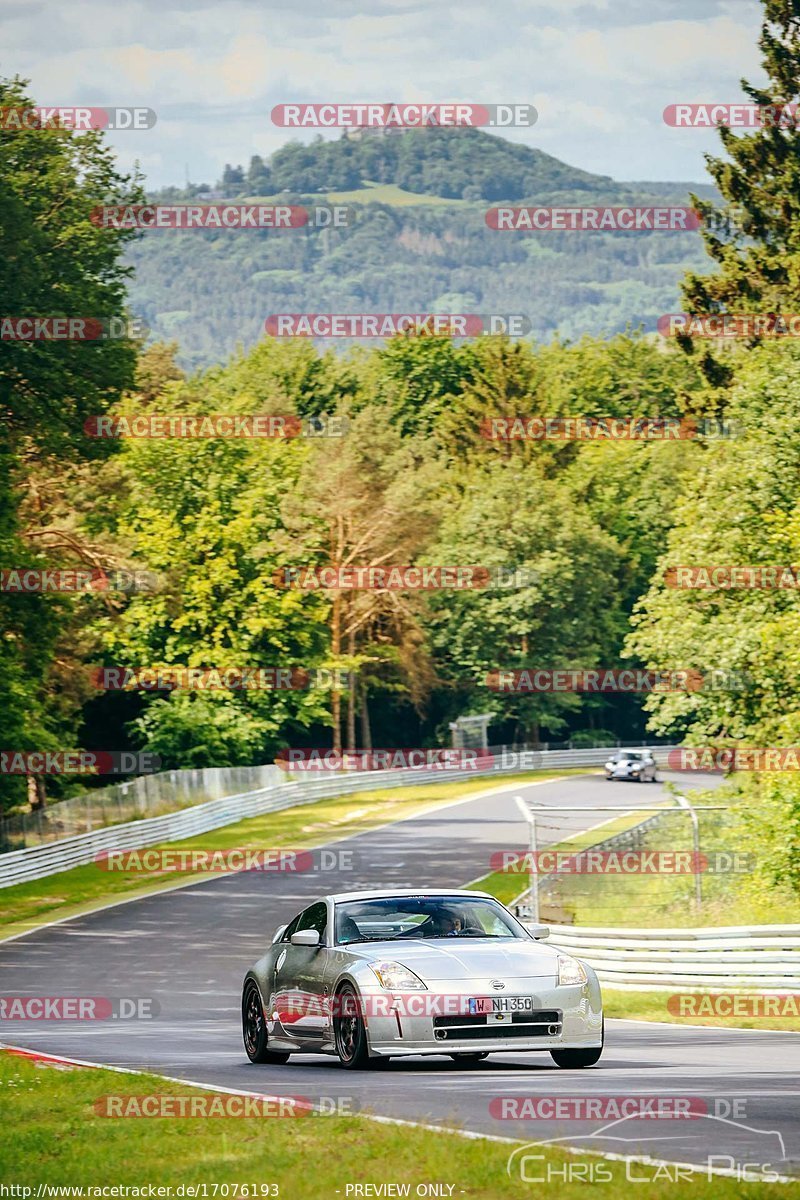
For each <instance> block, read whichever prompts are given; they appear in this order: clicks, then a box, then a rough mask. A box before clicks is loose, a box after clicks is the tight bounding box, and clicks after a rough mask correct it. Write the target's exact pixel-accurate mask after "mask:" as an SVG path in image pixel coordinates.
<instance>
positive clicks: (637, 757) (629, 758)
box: [620, 754, 642, 762]
mask: <svg viewBox="0 0 800 1200" xmlns="http://www.w3.org/2000/svg"><path fill="white" fill-rule="evenodd" d="M620 758H621V759H622V761H623V762H641V761H642V756H641V754H620Z"/></svg>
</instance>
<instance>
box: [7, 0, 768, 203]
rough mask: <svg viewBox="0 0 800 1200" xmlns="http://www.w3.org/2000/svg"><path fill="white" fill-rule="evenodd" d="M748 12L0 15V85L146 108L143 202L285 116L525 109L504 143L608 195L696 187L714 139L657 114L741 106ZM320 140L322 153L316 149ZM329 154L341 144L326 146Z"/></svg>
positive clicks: (455, 6) (28, 8) (474, 6)
mask: <svg viewBox="0 0 800 1200" xmlns="http://www.w3.org/2000/svg"><path fill="white" fill-rule="evenodd" d="M760 14H761V6H760V4H759V3H757V2H755V0H697V2H695V3H689V2H688V0H661V2H660V3H657V4H656V5H655V6H654V5H653V4H652V3H650V2H649V0H500V2H499V3H494V2H491V3H490V2H489V0H458V2H457V3H452V4H451V3H446V2H445V3H441V2H439V0H372V2H371V3H370V2H369V0H333V2H332V3H331V2H327V3H322V2H321V0H299V2H297V0H294V2H292V3H285V4H276V3H274V0H215V2H213V3H212V2H211V0H208V2H207V0H114V2H113V3H112V2H111V0H102V2H101V0H81V2H80V3H79V4H70V5H64V4H61V3H60V2H56V0H40V2H37V0H24V2H23V0H2V5H0V20H1V21H2V41H1V42H0V47H1V48H0V73H1V74H3V75H13V74H20V75H22V76H24V77H27V78H29V79H31V80H32V91H33V95H34V98H35V99H36V101H37V102H38V103H41V104H65V105H76V104H87V105H97V106H101V105H128V104H135V105H143V106H146V107H149V108H152V109H155V110H156V112H157V114H158V122H157V124H156V126H155V128H153V129H151V130H147V131H140V132H130V133H118V134H116V135H112V142H113V144H114V145H115V147H116V148H117V150H118V153H119V160H120V164H121V165H122V166H123V167H125V168H129V167H131V166H132V164H133V162H134V159H138V160H139V162H140V164H141V166H142V169H143V170H144V172H145V175H146V178H147V183H148V185H149V186H160V185H162V184H166V183H181V182H183V180H184V178H185V174H186V172H187V170H188V175H189V178H190V179H192V180H193V181H195V182H201V181H203V182H213V181H214V180H215V179H216V178H217V177H218V176H219V174H220V172H221V167H222V165H223V164H224V163H225V162H234V163H243V164H246V163H247V162H248V161H249V158H250V155H251V154H261V155H264V156H267V155H269V154H271V153H272V152H273V151H274V150H275V149H277V148H278V147H279V146H280V145H282V144H283V143H284V142H285V141H286V140H288V138H289V137H302V138H304V139H308V138H310V137H311V136H313V134H311V133H307V134H289V132H288V131H286V130H282V129H279V128H276V127H275V126H273V125H272V123H271V120H270V112H271V109H272V107H273V105H275V104H278V103H283V102H290V101H334V102H348V101H356V100H358V101H425V102H438V101H452V100H460V101H471V102H475V103H485V104H493V103H504V102H509V103H514V102H523V101H524V102H527V103H532V104H534V105H535V106H536V108H537V109H538V111H539V121H538V123H537V124H536V125H535V126H534V127H533V128H532V129H521V130H515V131H513V132H511V133H510V134H508V135H507V136H510V137H512V138H513V139H514V140H517V141H521V142H524V143H526V144H527V145H531V146H537V147H539V148H540V149H542V150H546V151H547V152H548V153H550V154H554V155H556V156H557V157H558V158H561V159H564V160H565V161H566V162H568V163H570V164H572V165H574V166H579V167H582V168H584V169H586V170H590V171H596V172H598V173H599V174H603V175H612V176H614V177H615V178H617V179H684V180H693V181H699V180H703V179H704V178H706V176H705V172H704V164H703V152H704V151H708V150H715V149H716V148H717V145H718V142H717V139H716V138H715V136H714V135H713V134H711V133H708V132H705V131H702V130H694V129H670V128H668V127H667V126H665V125H664V124H663V121H662V112H663V109H664V107H665V106H666V105H667V104H671V103H674V102H679V101H687V102H689V101H713V102H736V101H739V100H741V98H742V94H741V88H740V84H739V80H740V79H741V77H742V76H745V77H746V78H748V79H750V80H751V81H753V82H759V81H760V80H761V78H762V75H761V71H760V67H759V58H758V50H757V46H756V39H757V36H758V30H759V20H760ZM326 136H331V135H326ZM334 136H338V134H336V135H334Z"/></svg>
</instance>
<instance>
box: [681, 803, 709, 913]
mask: <svg viewBox="0 0 800 1200" xmlns="http://www.w3.org/2000/svg"><path fill="white" fill-rule="evenodd" d="M675 799H676V800H677V801H678V804H680V806H681V808H685V809H686V810H687V811H688V813H689V816H690V817H691V821H692V841H693V843H694V903H695V909H696V911H697V912H700V911H701V910H702V907H703V879H702V875H701V872H700V822H699V820H698V819H697V813H696V812H695V811H694V809H693V808H692V806H691V804H690V803H689V801H688V800H687V799H686V797H685V796H679V795H676V797H675Z"/></svg>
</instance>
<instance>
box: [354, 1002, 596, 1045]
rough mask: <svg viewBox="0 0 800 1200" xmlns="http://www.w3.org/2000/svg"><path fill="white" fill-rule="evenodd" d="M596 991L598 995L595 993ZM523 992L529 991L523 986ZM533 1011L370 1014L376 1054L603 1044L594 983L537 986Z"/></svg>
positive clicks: (370, 1033) (368, 1020) (370, 1034)
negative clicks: (497, 1017) (491, 1015)
mask: <svg viewBox="0 0 800 1200" xmlns="http://www.w3.org/2000/svg"><path fill="white" fill-rule="evenodd" d="M593 993H596V994H593ZM518 994H520V995H524V994H525V993H524V992H522V991H520V992H519V993H518ZM533 1001H534V1007H533V1012H532V1013H530V1014H528V1013H513V1014H511V1013H509V1014H503V1020H501V1021H493V1022H491V1023H489V1022H488V1020H487V1021H486V1022H485V1023H484V1022H482V1021H481V1019H480V1018H479V1017H475V1016H468V1015H444V1016H441V1015H440V1016H435V1015H429V1014H425V1015H419V1016H417V1015H412V1014H411V1013H409V1011H408V1006H407V1005H404V1006H402V1007H401V1011H393V1012H390V1013H388V1014H387V1015H386V1016H375V1015H369V1016H367V1017H366V1025H367V1034H368V1037H369V1046H370V1053H371V1054H373V1055H376V1056H380V1057H383V1056H387V1055H391V1056H392V1057H394V1056H395V1055H405V1054H477V1053H485V1052H488V1053H494V1054H497V1053H498V1052H503V1053H509V1052H514V1053H518V1052H522V1051H535V1050H541V1051H548V1050H554V1049H566V1048H569V1049H589V1048H598V1047H600V1046H601V1045H602V1036H603V1010H602V1005H601V1001H600V996H599V989H596V988H593V987H592V985H591V984H585V985H575V986H572V987H555V986H554V987H552V988H549V989H547V990H546V991H537V993H536V995H535V996H534V997H533Z"/></svg>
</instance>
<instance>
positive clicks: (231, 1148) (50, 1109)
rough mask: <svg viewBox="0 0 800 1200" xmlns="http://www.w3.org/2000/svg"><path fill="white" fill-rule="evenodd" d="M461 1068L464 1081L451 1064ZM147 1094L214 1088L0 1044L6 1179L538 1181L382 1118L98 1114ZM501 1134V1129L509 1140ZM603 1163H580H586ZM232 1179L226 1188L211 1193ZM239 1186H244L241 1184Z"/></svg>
mask: <svg viewBox="0 0 800 1200" xmlns="http://www.w3.org/2000/svg"><path fill="white" fill-rule="evenodd" d="M254 1074H257V1072H254ZM453 1075H454V1079H453V1083H454V1085H457V1076H458V1070H457V1069H454V1071H453ZM254 1082H255V1081H254ZM329 1092H330V1094H331V1098H333V1097H334V1096H335V1097H336V1098H337V1100H338V1103H339V1110H340V1111H341V1106H342V1105H344V1106H346V1107H347V1108H352V1105H350V1104H348V1100H349V1097H348V1095H347V1092H348V1085H347V1076H346V1073H345V1072H342V1073H340V1074H337V1075H336V1076H335V1078H333V1077H332V1080H331V1083H330V1087H329ZM153 1094H157V1095H162V1096H163V1095H165V1094H166V1095H169V1096H171V1097H180V1096H195V1097H199V1096H200V1095H205V1096H208V1095H209V1093H200V1092H199V1091H198V1090H197V1089H193V1088H187V1087H183V1086H181V1085H179V1084H174V1083H170V1082H166V1081H165V1080H163V1079H160V1078H158V1077H157V1076H144V1075H131V1074H127V1073H123V1072H113V1073H112V1072H109V1071H101V1070H82V1069H75V1070H58V1069H54V1068H53V1067H48V1066H35V1065H34V1064H33V1063H31V1062H30V1061H28V1060H26V1059H23V1058H20V1057H17V1056H15V1055H10V1054H4V1053H0V1122H2V1125H3V1128H4V1129H6V1130H9V1129H10V1128H12V1126H13V1128H14V1136H13V1137H5V1138H3V1139H2V1141H0V1178H2V1179H3V1181H4V1182H5V1183H7V1184H17V1185H20V1184H22V1185H25V1186H28V1187H31V1188H32V1189H33V1191H32V1193H31V1194H32V1195H34V1196H35V1194H36V1189H37V1187H38V1185H40V1184H49V1185H56V1186H59V1185H60V1186H70V1185H72V1186H76V1187H83V1188H86V1187H99V1186H104V1185H106V1186H107V1185H123V1186H126V1185H127V1186H136V1187H140V1188H141V1187H145V1188H146V1187H147V1185H148V1184H156V1185H159V1186H162V1187H172V1188H175V1187H177V1186H179V1185H184V1187H185V1188H188V1187H198V1188H200V1189H202V1186H203V1185H205V1187H206V1191H205V1192H203V1191H202V1190H200V1191H198V1192H197V1193H195V1194H196V1195H200V1196H203V1195H207V1196H208V1197H212V1198H213V1196H214V1195H217V1196H220V1195H225V1196H228V1197H237V1200H238V1197H242V1196H244V1197H248V1196H249V1197H251V1198H252V1197H261V1196H269V1195H278V1196H280V1197H281V1198H283V1200H323V1198H325V1197H332V1198H335V1197H337V1196H339V1197H343V1198H344V1197H345V1196H347V1195H348V1194H350V1195H353V1194H354V1193H353V1192H352V1191H350V1192H349V1193H348V1191H347V1189H348V1185H350V1187H351V1188H352V1186H353V1185H354V1184H356V1183H358V1184H365V1183H372V1184H373V1185H379V1184H387V1183H392V1184H399V1185H404V1184H406V1185H409V1188H410V1191H409V1194H411V1195H414V1194H415V1190H416V1188H417V1187H418V1186H419V1185H420V1184H430V1183H437V1184H445V1185H450V1186H452V1192H450V1193H449V1194H451V1195H453V1196H467V1197H474V1198H475V1200H479V1198H480V1200H514V1198H516V1197H528V1198H529V1197H530V1196H531V1195H532V1194H533V1193H532V1189H531V1185H530V1184H526V1183H522V1182H521V1181H520V1179H519V1175H517V1177H516V1179H514V1178H513V1177H511V1178H509V1176H508V1174H507V1173H506V1162H507V1159H508V1156H509V1153H510V1152H511V1151H512V1150H513V1146H511V1145H509V1144H502V1143H497V1142H491V1141H486V1140H478V1139H475V1140H473V1139H469V1140H467V1139H460V1138H458V1139H457V1138H455V1137H454V1136H453V1135H452V1134H448V1133H436V1132H431V1131H428V1130H424V1129H415V1128H410V1127H408V1126H396V1125H384V1124H378V1123H376V1122H371V1121H368V1120H365V1119H364V1118H363V1117H361V1116H358V1115H355V1116H347V1117H307V1118H305V1119H300V1120H292V1119H288V1118H285V1117H284V1118H279V1117H277V1118H276V1117H240V1118H235V1117H231V1116H223V1117H220V1116H216V1117H184V1118H176V1117H141V1118H134V1117H129V1118H125V1117H120V1118H118V1119H111V1118H109V1117H105V1116H101V1115H98V1112H97V1111H96V1109H95V1104H96V1103H97V1102H100V1103H101V1104H102V1103H104V1102H103V1101H102V1098H103V1097H107V1096H110V1095H111V1096H136V1097H142V1096H145V1095H150V1096H152V1095H153ZM310 1098H311V1099H314V1100H316V1099H317V1098H316V1097H310ZM444 1115H445V1116H446V1114H444ZM497 1124H498V1125H499V1126H502V1124H503V1122H500V1121H498V1122H497ZM532 1124H533V1123H532ZM504 1132H505V1131H504V1130H503V1129H502V1128H500V1129H498V1133H500V1134H501V1135H503V1134H504ZM530 1136H531V1140H532V1139H533V1138H535V1137H548V1136H552V1134H551V1133H548V1132H546V1131H544V1132H543V1131H542V1129H541V1126H540V1125H537V1127H536V1128H535V1129H534V1128H533V1127H532V1129H531V1134H530ZM579 1161H580V1160H578V1159H576V1158H575V1157H573V1156H571V1155H567V1154H560V1153H559V1152H557V1151H550V1150H548V1151H546V1158H545V1161H543V1162H537V1164H536V1166H537V1168H538V1170H539V1173H540V1174H542V1173H543V1172H544V1171H546V1170H547V1169H548V1164H550V1165H552V1167H553V1168H558V1169H560V1171H561V1172H562V1174H561V1175H560V1177H557V1184H556V1186H557V1189H558V1190H557V1194H558V1196H559V1200H579V1198H582V1197H585V1195H586V1183H585V1182H581V1181H574V1182H568V1181H565V1179H564V1175H563V1171H564V1166H565V1164H569V1163H572V1164H576V1163H578V1162H579ZM598 1161H599V1160H598V1159H596V1158H594V1159H583V1162H584V1163H588V1162H594V1163H597V1162H598ZM604 1167H605V1169H606V1170H607V1171H609V1172H610V1173H611V1174H612V1180H611V1181H610V1182H604V1183H597V1184H596V1185H595V1187H596V1188H597V1191H598V1192H599V1193H601V1194H603V1195H607V1196H609V1197H612V1196H618V1195H620V1194H623V1190H624V1191H625V1192H627V1188H628V1187H629V1185H627V1184H626V1182H625V1164H624V1163H621V1162H616V1163H610V1162H605V1163H604ZM584 1169H585V1168H584ZM658 1170H659V1169H658V1168H655V1167H649V1168H648V1167H646V1166H641V1167H637V1168H636V1174H637V1175H639V1176H645V1177H649V1178H651V1179H652V1182H651V1183H650V1185H649V1187H648V1189H647V1196H648V1198H654V1200H673V1198H674V1197H675V1196H680V1195H683V1194H685V1195H686V1196H687V1197H688V1196H692V1197H697V1198H698V1200H711V1198H712V1197H713V1198H714V1200H734V1198H736V1200H750V1197H752V1198H753V1200H755V1198H756V1197H764V1196H768V1195H770V1194H771V1193H773V1192H774V1193H775V1195H776V1196H777V1195H780V1196H784V1197H785V1196H789V1195H791V1196H794V1195H796V1194H797V1193H798V1191H800V1185H795V1184H790V1185H777V1184H776V1185H770V1184H742V1183H738V1182H736V1181H735V1180H733V1179H728V1178H714V1179H712V1180H708V1179H707V1178H705V1177H704V1176H702V1175H699V1174H698V1175H694V1176H692V1177H691V1179H690V1180H689V1181H687V1182H684V1183H678V1184H676V1183H674V1182H670V1181H668V1180H666V1179H665V1178H664V1174H665V1173H664V1170H663V1168H662V1169H661V1170H660V1173H659V1174H658V1176H656V1172H657V1171H658ZM648 1173H649V1176H648ZM224 1185H228V1188H229V1190H228V1191H226V1192H221V1191H219V1190H218V1191H216V1192H215V1191H214V1188H215V1187H217V1188H221V1187H223V1186H224ZM234 1185H238V1188H236V1190H235V1189H234ZM270 1185H275V1189H274V1190H271V1187H270ZM144 1194H145V1195H146V1191H145V1193H144ZM173 1194H174V1193H173ZM183 1194H184V1195H185V1194H187V1193H186V1191H184V1193H183ZM361 1194H362V1195H363V1194H365V1193H363V1192H362V1193H361ZM367 1194H370V1193H367ZM371 1194H373V1195H379V1194H381V1193H379V1192H372V1193H371ZM389 1194H391V1193H389ZM394 1194H400V1195H402V1194H403V1193H402V1192H399V1193H398V1192H395V1193H394ZM439 1194H440V1195H441V1194H445V1195H447V1194H448V1193H447V1192H446V1191H445V1192H444V1193H439Z"/></svg>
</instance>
